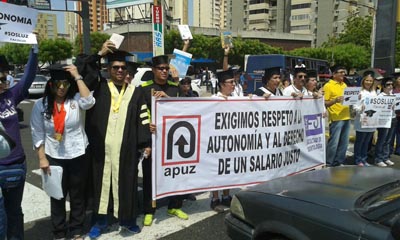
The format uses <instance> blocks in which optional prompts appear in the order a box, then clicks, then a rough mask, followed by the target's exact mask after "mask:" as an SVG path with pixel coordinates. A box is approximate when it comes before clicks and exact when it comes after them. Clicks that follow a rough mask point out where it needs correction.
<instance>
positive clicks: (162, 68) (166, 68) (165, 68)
mask: <svg viewBox="0 0 400 240" xmlns="http://www.w3.org/2000/svg"><path fill="white" fill-rule="evenodd" d="M156 69H158V70H159V71H161V72H162V71H165V70H166V71H169V69H170V68H169V67H156Z"/></svg>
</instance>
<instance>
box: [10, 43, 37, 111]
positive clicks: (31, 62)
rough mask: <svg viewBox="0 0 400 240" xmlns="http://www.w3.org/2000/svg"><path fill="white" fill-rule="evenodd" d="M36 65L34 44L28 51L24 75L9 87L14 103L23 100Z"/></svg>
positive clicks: (26, 94)
mask: <svg viewBox="0 0 400 240" xmlns="http://www.w3.org/2000/svg"><path fill="white" fill-rule="evenodd" d="M37 67H38V48H37V45H34V46H33V47H32V49H31V51H30V54H29V59H28V63H27V64H26V67H25V69H24V75H23V76H22V77H21V80H20V81H19V82H18V84H17V85H15V87H13V88H11V89H10V91H12V93H13V96H15V103H16V104H18V103H20V102H21V101H22V100H24V99H25V98H26V97H27V96H28V94H29V92H28V89H29V87H30V86H31V84H32V82H33V80H35V77H36V71H37Z"/></svg>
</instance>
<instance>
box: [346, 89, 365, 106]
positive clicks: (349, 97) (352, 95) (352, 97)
mask: <svg viewBox="0 0 400 240" xmlns="http://www.w3.org/2000/svg"><path fill="white" fill-rule="evenodd" d="M360 90H361V87H347V88H345V89H344V94H343V103H342V104H343V105H345V106H350V105H355V104H357V102H358V95H359V94H360Z"/></svg>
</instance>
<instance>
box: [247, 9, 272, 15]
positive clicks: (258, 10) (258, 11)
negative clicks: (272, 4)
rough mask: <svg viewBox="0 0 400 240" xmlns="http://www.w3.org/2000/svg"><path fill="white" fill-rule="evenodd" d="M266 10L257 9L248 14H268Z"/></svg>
mask: <svg viewBox="0 0 400 240" xmlns="http://www.w3.org/2000/svg"><path fill="white" fill-rule="evenodd" d="M268 12H269V11H268V9H257V10H251V11H250V12H249V14H260V13H268Z"/></svg>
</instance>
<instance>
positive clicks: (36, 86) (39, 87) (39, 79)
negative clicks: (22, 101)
mask: <svg viewBox="0 0 400 240" xmlns="http://www.w3.org/2000/svg"><path fill="white" fill-rule="evenodd" d="M46 83H47V78H46V77H45V76H43V75H36V77H35V80H33V82H32V85H31V86H30V88H29V90H28V91H29V95H43V93H44V89H45V87H46Z"/></svg>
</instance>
